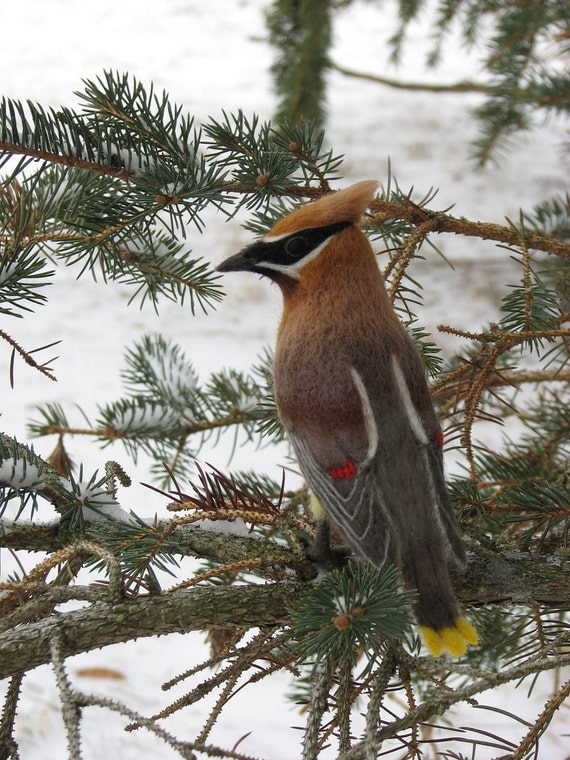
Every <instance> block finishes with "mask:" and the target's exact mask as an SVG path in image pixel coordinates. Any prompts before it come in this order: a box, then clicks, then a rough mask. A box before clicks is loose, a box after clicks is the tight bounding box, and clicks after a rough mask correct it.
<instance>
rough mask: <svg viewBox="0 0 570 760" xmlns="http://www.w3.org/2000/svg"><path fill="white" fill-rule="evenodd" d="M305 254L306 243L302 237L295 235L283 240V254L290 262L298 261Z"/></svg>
mask: <svg viewBox="0 0 570 760" xmlns="http://www.w3.org/2000/svg"><path fill="white" fill-rule="evenodd" d="M306 253H307V241H306V240H305V238H304V237H303V236H302V235H295V236H294V237H290V238H288V239H287V240H285V245H284V254H285V257H286V258H287V259H288V260H290V261H291V262H293V261H299V259H302V258H303V256H305V254H306Z"/></svg>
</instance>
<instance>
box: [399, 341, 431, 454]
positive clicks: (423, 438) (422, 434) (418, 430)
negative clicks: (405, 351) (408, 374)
mask: <svg viewBox="0 0 570 760" xmlns="http://www.w3.org/2000/svg"><path fill="white" fill-rule="evenodd" d="M392 370H393V372H394V377H395V379H396V387H397V388H398V393H399V394H400V399H401V401H402V404H403V406H404V411H405V412H406V417H407V418H408V422H409V423H410V427H411V428H412V431H413V433H414V435H415V436H416V438H417V439H418V441H419V442H420V443H424V444H426V443H429V439H428V437H427V434H426V431H425V430H424V426H423V425H422V421H421V419H420V415H419V414H418V412H417V410H416V408H415V406H414V402H413V401H412V397H411V396H410V390H409V388H408V384H407V383H406V378H405V377H404V373H403V372H402V368H401V367H400V363H399V362H398V359H397V358H396V356H395V355H394V354H392Z"/></svg>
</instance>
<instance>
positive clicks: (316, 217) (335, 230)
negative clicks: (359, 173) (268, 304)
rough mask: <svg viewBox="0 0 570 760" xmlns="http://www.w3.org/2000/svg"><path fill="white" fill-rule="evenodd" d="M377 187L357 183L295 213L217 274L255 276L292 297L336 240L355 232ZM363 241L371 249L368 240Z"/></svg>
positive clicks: (281, 221) (373, 184) (233, 258)
mask: <svg viewBox="0 0 570 760" xmlns="http://www.w3.org/2000/svg"><path fill="white" fill-rule="evenodd" d="M377 187H378V182H376V181H375V180H365V181H363V182H357V183H356V184H354V185H351V186H350V187H347V188H346V189H344V190H339V191H337V192H335V193H329V194H328V195H324V196H323V197H322V198H319V200H318V201H315V202H314V203H309V204H307V205H306V206H302V207H301V208H298V209H296V210H295V211H293V212H292V213H291V214H289V215H288V216H286V217H285V218H283V219H281V220H280V221H279V222H277V224H276V225H275V226H274V227H273V228H272V229H271V231H270V232H269V233H268V234H267V235H265V236H264V237H262V238H260V239H258V240H256V241H255V242H254V243H252V244H251V245H249V246H247V247H246V248H244V249H243V250H242V251H240V252H239V253H237V254H235V256H231V257H230V258H229V259H226V260H225V261H223V262H222V263H221V264H220V265H219V266H218V271H220V272H234V271H247V272H256V273H258V274H262V275H265V276H266V277H269V278H270V279H272V280H274V281H275V282H277V284H278V285H280V286H281V289H282V290H283V293H284V295H287V294H289V293H291V292H292V291H293V290H294V289H295V285H296V283H297V282H298V281H300V280H302V279H303V277H304V276H305V275H306V274H308V269H307V267H308V265H309V264H311V262H313V261H315V260H316V259H317V258H318V257H319V254H321V253H322V252H323V251H324V250H325V249H327V248H328V247H329V244H330V243H331V242H332V241H333V240H335V239H336V238H337V236H339V238H340V236H341V235H342V234H343V232H344V231H345V230H348V229H350V228H352V229H354V225H355V224H357V223H358V222H359V221H360V219H361V217H362V215H363V214H364V212H365V211H366V208H367V207H368V205H369V203H370V201H371V200H372V197H373V195H374V192H375V190H376V188H377ZM362 238H363V240H364V241H365V243H366V246H367V247H368V249H369V244H368V242H367V241H366V238H365V236H364V235H362ZM311 268H312V267H309V269H311Z"/></svg>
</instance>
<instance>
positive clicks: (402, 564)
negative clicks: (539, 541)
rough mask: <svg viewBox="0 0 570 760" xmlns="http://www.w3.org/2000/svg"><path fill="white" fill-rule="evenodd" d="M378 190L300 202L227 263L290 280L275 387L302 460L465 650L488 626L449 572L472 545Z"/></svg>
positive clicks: (424, 629) (333, 506) (421, 616)
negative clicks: (379, 255)
mask: <svg viewBox="0 0 570 760" xmlns="http://www.w3.org/2000/svg"><path fill="white" fill-rule="evenodd" d="M377 187H378V183H377V182H375V181H372V180H370V181H364V182H358V183H356V184H354V185H351V186H350V187H348V188H346V189H344V190H340V191H337V192H334V193H330V194H327V195H324V196H323V197H321V198H320V199H319V200H317V201H315V202H313V203H309V204H307V205H304V206H301V207H300V208H298V209H296V210H295V211H293V212H292V213H290V214H289V215H288V216H286V217H284V218H283V219H281V220H280V221H279V222H277V224H276V225H275V226H274V227H273V228H272V229H271V231H270V232H269V233H268V234H267V235H265V236H264V237H262V238H260V239H258V240H256V241H254V242H253V243H252V244H251V245H248V246H247V247H246V248H244V249H243V250H242V251H240V252H239V253H237V254H236V255H234V256H231V257H230V258H229V259H227V260H225V261H224V262H223V263H222V264H220V266H219V267H218V269H219V271H221V272H230V271H249V272H255V273H258V274H260V275H264V276H265V277H268V278H269V279H270V280H272V281H273V282H275V283H277V285H278V286H279V287H280V289H281V292H282V295H283V315H282V319H281V323H280V326H279V330H278V334H277V341H276V347H275V360H274V370H273V372H274V392H275V400H276V403H277V408H278V411H279V415H280V418H281V420H282V422H283V425H284V427H285V429H286V431H287V433H288V436H289V439H290V441H291V444H292V446H293V449H294V452H295V454H296V457H297V460H298V464H299V468H300V470H301V472H302V473H303V475H304V477H305V479H306V481H307V483H308V485H309V487H310V489H311V491H312V492H313V494H314V496H315V497H316V500H317V501H318V503H319V504H320V505H321V506H322V508H323V509H324V513H325V515H326V518H327V519H328V520H329V521H330V523H331V524H332V526H333V527H334V528H335V529H336V530H337V531H338V532H339V533H340V534H341V536H342V537H343V538H344V540H345V541H346V542H347V543H348V545H349V547H350V549H351V550H352V551H353V552H354V553H355V554H356V555H357V556H358V557H360V558H362V559H363V560H367V561H368V562H370V563H372V564H373V565H375V566H376V567H382V566H383V565H384V564H386V563H389V564H394V565H396V566H397V567H398V568H399V570H400V573H401V577H402V580H403V583H404V585H405V586H406V587H408V588H413V589H416V590H417V601H416V602H415V606H414V611H415V615H416V618H417V620H418V623H419V626H420V633H421V634H422V638H423V640H424V643H425V644H426V646H427V648H428V649H429V651H430V652H431V653H432V654H433V655H434V656H439V655H440V654H441V653H442V652H443V651H447V652H449V653H450V654H452V655H456V656H459V655H462V654H463V653H464V652H465V651H466V649H467V646H468V645H469V644H476V643H477V641H478V637H477V633H476V631H475V629H474V628H473V627H472V626H471V624H470V623H469V622H468V621H467V620H466V619H465V618H464V617H463V616H462V615H461V613H460V610H459V605H458V602H457V599H456V597H455V594H454V592H453V588H452V585H451V581H450V576H449V570H448V562H452V563H454V564H455V565H457V566H458V567H463V566H464V564H465V552H464V549H463V544H462V541H461V537H460V533H459V529H458V525H457V522H456V519H455V516H454V513H453V510H452V507H451V505H450V502H449V498H448V494H447V490H446V485H445V479H444V470H443V455H442V446H443V436H442V431H441V427H440V425H439V422H438V420H437V417H436V414H435V411H434V408H433V404H432V401H431V398H430V394H429V389H428V385H427V380H426V375H425V371H424V367H423V364H422V360H421V357H420V355H419V353H418V351H417V349H416V347H415V345H414V343H413V341H412V339H411V338H410V336H409V335H408V333H407V332H406V330H405V329H404V327H403V326H402V324H401V323H400V321H399V320H398V318H397V316H396V313H395V312H394V309H393V308H392V305H391V303H390V299H389V297H388V294H387V291H386V287H385V284H384V279H383V277H382V275H381V273H380V270H379V268H378V264H377V262H376V258H375V255H374V253H373V251H372V248H371V245H370V243H369V241H368V239H367V237H366V235H365V234H364V233H363V232H362V230H361V229H360V227H359V222H360V220H361V218H362V216H363V214H364V212H365V211H366V209H367V207H368V205H369V204H370V202H371V200H372V198H373V196H374V193H375V191H376V188H377ZM326 526H327V523H325V522H324V520H323V521H321V523H320V528H319V530H318V531H317V542H316V545H315V547H314V554H315V555H319V556H320V555H322V554H323V551H322V549H323V547H322V543H323V541H325V540H326V541H327V543H328V531H327V527H326ZM319 544H320V546H319Z"/></svg>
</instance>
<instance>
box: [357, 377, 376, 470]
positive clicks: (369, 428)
mask: <svg viewBox="0 0 570 760" xmlns="http://www.w3.org/2000/svg"><path fill="white" fill-rule="evenodd" d="M350 374H351V375H352V381H353V382H354V385H355V386H356V390H357V391H358V395H359V396H360V403H361V404H362V414H363V416H364V425H365V427H366V435H367V437H368V451H367V452H366V460H365V461H364V462H363V463H362V465H366V464H367V463H368V462H370V461H371V460H372V459H373V458H374V456H375V454H376V449H377V448H378V426H377V425H376V419H375V417H374V411H373V409H372V404H371V403H370V398H369V397H368V392H367V390H366V386H365V385H364V382H363V380H362V378H361V377H360V375H359V373H358V372H357V371H356V370H355V369H354V367H351V368H350ZM362 465H361V467H362Z"/></svg>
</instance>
